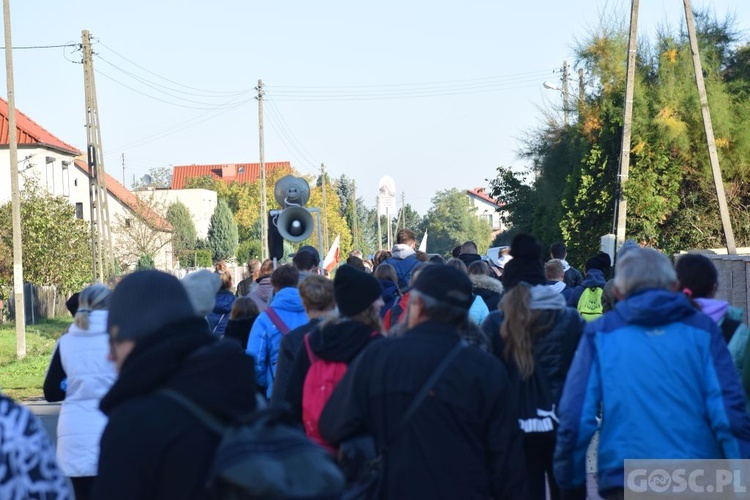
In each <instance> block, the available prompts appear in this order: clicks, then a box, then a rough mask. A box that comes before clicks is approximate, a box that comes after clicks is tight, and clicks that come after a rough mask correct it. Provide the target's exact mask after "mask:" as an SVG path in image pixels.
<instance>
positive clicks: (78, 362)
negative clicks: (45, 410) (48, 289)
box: [57, 311, 117, 477]
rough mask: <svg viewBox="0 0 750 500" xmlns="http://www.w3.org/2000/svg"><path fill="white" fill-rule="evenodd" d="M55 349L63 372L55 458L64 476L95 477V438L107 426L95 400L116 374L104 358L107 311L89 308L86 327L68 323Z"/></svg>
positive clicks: (96, 459) (106, 353) (106, 346)
mask: <svg viewBox="0 0 750 500" xmlns="http://www.w3.org/2000/svg"><path fill="white" fill-rule="evenodd" d="M57 348H58V349H59V350H60V361H61V362H62V366H63V369H64V370H65V374H66V375H67V390H66V394H65V400H64V401H63V403H62V408H61V410H60V418H59V420H58V422H57V460H58V462H59V463H60V467H61V468H62V470H63V472H64V473H65V475H66V476H69V477H85V476H96V471H97V464H98V462H99V440H100V439H101V437H102V432H103V431H104V427H105V426H106V425H107V417H105V416H104V414H103V413H102V412H101V411H100V410H99V400H101V399H102V397H103V396H104V395H105V394H106V393H107V392H108V391H109V388H110V387H111V386H112V384H113V383H114V381H115V378H116V377H117V372H116V371H115V366H114V364H113V363H112V362H110V361H108V360H107V355H108V353H109V336H108V334H107V311H92V312H91V313H90V314H89V329H88V330H81V329H80V328H78V327H77V326H76V325H75V324H73V325H71V326H70V329H69V330H68V333H66V334H65V335H63V336H62V337H60V340H59V341H58V346H57Z"/></svg>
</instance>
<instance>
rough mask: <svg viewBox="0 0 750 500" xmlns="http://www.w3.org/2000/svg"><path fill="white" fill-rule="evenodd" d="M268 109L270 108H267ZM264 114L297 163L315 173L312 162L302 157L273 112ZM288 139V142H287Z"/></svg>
mask: <svg viewBox="0 0 750 500" xmlns="http://www.w3.org/2000/svg"><path fill="white" fill-rule="evenodd" d="M269 111H270V108H269ZM266 116H268V118H269V123H270V124H271V128H273V129H274V131H275V132H276V134H277V135H278V137H279V139H280V140H281V142H282V143H283V144H284V145H285V146H286V148H287V150H288V151H289V153H290V154H291V155H292V156H294V157H295V158H296V159H297V161H298V162H299V164H300V165H301V166H303V167H304V168H305V169H306V170H307V171H308V172H314V173H316V174H317V170H316V169H314V168H313V167H312V164H310V162H309V160H307V159H305V158H304V154H302V152H301V151H300V150H299V148H297V146H296V145H294V143H293V141H292V140H291V138H289V136H288V135H287V134H286V132H285V131H284V130H283V128H282V127H281V125H280V124H279V123H278V122H277V118H276V117H275V116H274V114H273V113H268V114H267V115H266ZM287 141H289V142H287Z"/></svg>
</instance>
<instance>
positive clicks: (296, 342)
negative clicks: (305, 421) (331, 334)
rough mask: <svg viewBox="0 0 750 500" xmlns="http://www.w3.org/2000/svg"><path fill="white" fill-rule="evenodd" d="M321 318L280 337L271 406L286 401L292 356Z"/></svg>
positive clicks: (281, 404)
mask: <svg viewBox="0 0 750 500" xmlns="http://www.w3.org/2000/svg"><path fill="white" fill-rule="evenodd" d="M322 320H323V318H315V319H311V320H310V321H308V322H307V323H305V324H304V325H302V326H298V327H297V328H295V329H294V330H292V331H291V332H289V333H287V334H286V335H283V336H282V337H281V342H280V343H279V357H278V359H277V361H276V375H275V377H274V379H273V391H272V392H271V406H272V407H274V408H278V407H281V406H283V405H284V403H285V402H286V391H287V388H288V387H289V374H290V373H291V372H292V365H293V364H294V358H295V356H297V352H299V348H300V346H301V345H302V341H303V340H304V338H305V335H306V334H308V333H310V332H311V331H313V330H314V329H315V328H316V327H317V326H318V323H320V322H321V321H322Z"/></svg>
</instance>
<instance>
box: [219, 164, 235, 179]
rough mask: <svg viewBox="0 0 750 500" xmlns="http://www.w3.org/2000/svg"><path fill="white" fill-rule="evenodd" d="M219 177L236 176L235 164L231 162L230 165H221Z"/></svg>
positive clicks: (232, 177)
mask: <svg viewBox="0 0 750 500" xmlns="http://www.w3.org/2000/svg"><path fill="white" fill-rule="evenodd" d="M221 177H222V178H223V179H234V178H235V177H237V165H235V164H234V163H232V164H231V165H222V166H221Z"/></svg>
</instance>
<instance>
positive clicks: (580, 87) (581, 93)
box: [578, 68, 586, 109]
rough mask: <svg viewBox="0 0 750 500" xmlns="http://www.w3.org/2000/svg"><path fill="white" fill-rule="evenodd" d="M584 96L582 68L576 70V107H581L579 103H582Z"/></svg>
mask: <svg viewBox="0 0 750 500" xmlns="http://www.w3.org/2000/svg"><path fill="white" fill-rule="evenodd" d="M585 97H586V85H585V82H584V81H583V68H581V69H579V70H578V109H581V107H580V105H581V104H583V100H584V99H585Z"/></svg>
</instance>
